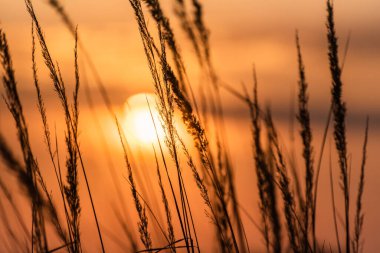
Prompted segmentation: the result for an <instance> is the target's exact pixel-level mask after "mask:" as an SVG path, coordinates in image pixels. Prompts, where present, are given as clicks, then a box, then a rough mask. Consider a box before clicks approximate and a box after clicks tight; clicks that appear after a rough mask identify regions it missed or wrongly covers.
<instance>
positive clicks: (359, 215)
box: [352, 118, 369, 253]
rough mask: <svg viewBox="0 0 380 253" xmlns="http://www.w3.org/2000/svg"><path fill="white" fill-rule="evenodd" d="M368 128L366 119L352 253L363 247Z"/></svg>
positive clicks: (356, 252)
mask: <svg viewBox="0 0 380 253" xmlns="http://www.w3.org/2000/svg"><path fill="white" fill-rule="evenodd" d="M368 127H369V118H367V121H366V127H365V134H364V144H363V157H362V164H361V169H360V180H359V187H358V196H357V199H356V214H355V230H354V238H353V240H352V249H353V252H354V253H359V252H361V250H362V247H363V244H362V242H361V239H362V230H363V223H364V214H363V210H362V209H363V203H362V201H363V193H364V177H365V167H366V161H367V143H368Z"/></svg>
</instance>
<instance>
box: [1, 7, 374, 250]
mask: <svg viewBox="0 0 380 253" xmlns="http://www.w3.org/2000/svg"><path fill="white" fill-rule="evenodd" d="M48 3H49V5H50V6H51V7H53V8H54V9H55V10H56V11H57V13H58V15H59V16H60V17H61V18H62V20H63V22H64V24H65V25H66V26H67V27H68V29H69V30H70V32H71V33H72V34H73V35H74V42H75V46H74V64H73V65H74V80H75V81H74V85H73V93H72V95H68V92H67V86H66V84H65V82H64V79H63V77H62V75H61V71H60V68H59V65H58V64H57V63H55V61H54V60H53V57H52V55H51V54H50V51H49V48H48V46H47V42H46V40H45V36H44V33H43V31H42V28H41V25H40V23H39V20H38V18H37V15H36V13H35V11H34V8H33V5H32V2H31V0H25V4H26V7H27V12H28V14H29V15H30V17H31V19H32V50H31V51H32V54H31V60H32V71H33V73H32V74H33V81H34V87H35V90H36V95H37V109H38V112H39V114H40V116H41V122H42V127H43V137H42V138H43V139H44V141H45V144H46V146H47V150H48V154H49V159H50V162H51V165H50V166H52V170H53V172H54V175H55V179H56V180H57V183H58V189H59V193H58V194H59V197H60V201H61V205H59V206H61V207H62V210H59V209H58V208H57V207H56V205H55V203H54V201H53V197H52V196H53V195H52V194H51V193H50V190H49V189H48V187H47V185H46V183H45V181H44V178H43V175H42V173H41V170H40V167H39V165H38V162H37V158H36V157H35V155H34V153H33V151H32V148H31V143H30V140H29V131H28V125H27V121H26V118H25V116H24V112H23V106H22V102H21V99H20V97H19V91H18V85H17V82H16V77H15V71H14V68H13V64H12V58H11V53H10V50H9V46H8V42H7V39H6V36H5V34H4V33H3V32H2V31H0V58H1V65H2V68H3V74H2V77H3V78H2V79H3V85H4V90H5V94H4V100H5V103H6V105H7V107H8V110H9V111H10V113H11V115H12V117H13V120H14V124H15V126H16V130H17V137H18V142H19V144H20V148H21V151H22V158H23V161H19V160H18V158H16V155H15V154H14V152H13V151H12V150H11V148H10V147H9V145H8V143H7V142H6V140H5V137H4V136H3V134H2V133H0V157H1V160H2V162H3V164H4V167H5V168H6V171H7V172H10V173H12V174H14V175H16V178H17V184H19V185H20V186H22V187H23V189H24V190H25V195H26V198H27V199H28V200H29V202H30V214H31V220H32V224H29V225H27V224H26V223H25V221H24V219H25V217H23V216H22V212H21V211H20V209H19V207H18V206H17V203H16V202H15V201H14V200H13V198H12V196H11V193H10V192H9V189H8V188H7V185H6V183H4V182H3V181H4V180H2V178H0V190H1V191H2V192H3V195H4V196H5V197H6V199H7V202H8V203H10V205H11V209H12V212H13V213H14V215H15V216H16V217H17V220H18V223H19V225H20V226H21V228H22V235H21V233H20V235H19V234H18V233H16V232H15V231H14V229H13V228H12V224H11V223H10V222H8V220H7V217H6V215H7V212H6V211H4V207H3V201H2V200H1V201H0V212H1V214H2V217H1V222H2V225H4V226H5V228H6V230H7V234H8V235H9V238H8V241H10V242H13V243H19V245H20V246H19V249H20V250H24V251H26V252H30V251H31V252H54V251H58V250H62V251H63V250H65V251H67V252H70V253H71V252H72V253H77V252H84V251H85V248H86V246H85V245H86V244H89V243H92V242H88V241H86V240H84V237H83V234H82V233H83V231H82V226H81V221H82V219H83V217H82V208H83V206H82V205H81V203H83V200H82V199H81V198H82V196H83V195H81V194H80V192H79V191H80V189H81V188H80V186H81V184H82V181H83V183H84V186H85V188H86V190H87V193H88V195H87V196H88V199H89V201H90V204H91V211H92V218H94V220H95V224H96V229H97V231H96V232H97V234H98V241H99V243H100V247H101V250H102V252H106V251H110V250H109V249H107V247H106V246H107V245H106V244H105V243H104V239H103V237H102V231H101V229H100V228H101V226H100V224H103V223H105V222H106V221H100V220H99V219H98V216H97V212H98V210H97V209H96V208H95V204H94V196H93V193H92V191H91V190H90V186H91V187H95V185H91V184H90V182H89V180H88V177H87V173H89V172H90V171H88V172H87V170H86V168H87V166H85V163H84V160H83V158H82V151H81V148H80V145H79V137H80V135H79V133H80V132H81V129H80V124H79V123H80V119H81V118H80V113H79V112H80V104H79V92H80V90H81V89H82V88H81V87H82V85H81V78H82V79H83V77H86V75H83V77H82V75H81V74H80V71H79V62H78V58H79V54H80V53H81V52H83V54H84V57H85V59H86V62H87V63H86V64H87V65H86V66H89V67H90V68H91V71H92V74H93V75H94V77H95V79H96V82H97V85H98V88H99V90H100V93H101V95H102V99H103V100H104V102H105V105H106V107H107V109H108V113H109V114H110V115H111V116H112V118H113V119H114V120H115V122H114V123H115V125H116V128H117V134H118V136H119V140H120V144H121V148H122V151H123V156H124V161H125V168H126V170H125V171H126V173H127V177H126V180H125V182H124V184H125V186H127V187H128V186H129V188H130V193H131V199H130V200H131V203H132V204H133V205H134V207H135V211H136V215H137V219H138V222H137V231H138V233H139V236H140V241H141V243H140V244H139V243H137V242H135V241H134V239H133V236H132V234H133V233H132V232H131V231H133V229H134V225H133V224H132V223H131V222H127V221H126V220H125V219H126V216H127V215H126V213H127V211H126V210H127V208H128V204H129V203H126V201H124V195H125V193H124V192H123V190H122V186H120V185H118V183H117V182H118V179H117V178H116V173H115V171H114V170H112V171H111V175H112V180H113V184H117V185H115V189H116V192H117V195H118V196H117V199H118V201H119V202H120V203H119V204H120V208H121V209H122V210H123V212H124V217H122V215H117V218H118V222H119V223H120V226H121V227H123V230H124V231H125V233H126V235H127V236H128V240H129V242H130V248H125V249H124V250H125V251H128V250H132V251H135V252H160V251H170V252H181V251H186V252H189V253H190V252H201V251H202V250H203V249H202V245H201V244H200V239H199V230H200V229H201V226H202V225H199V224H197V217H195V212H194V210H196V209H200V208H203V209H205V210H206V213H207V216H208V217H209V218H210V221H211V222H212V224H213V225H214V232H215V237H216V239H217V240H216V243H215V244H216V245H217V250H218V251H219V252H250V251H251V249H252V251H256V249H257V248H259V246H258V244H260V241H262V244H263V245H264V248H265V251H266V252H276V253H277V252H288V251H291V252H325V251H326V250H325V249H324V245H323V244H322V242H320V241H319V240H318V234H317V230H316V226H317V224H318V222H322V221H319V219H317V216H316V212H317V205H316V203H317V201H316V199H317V186H318V175H319V171H320V168H321V160H322V154H323V149H324V143H325V141H326V138H327V130H328V127H329V121H328V122H327V126H326V129H325V136H324V137H323V139H322V145H321V146H322V148H321V151H320V154H319V160H318V164H317V165H316V164H315V158H314V157H315V151H314V145H313V144H314V143H315V140H314V139H313V136H314V132H313V131H315V130H313V129H312V127H311V126H312V124H311V119H312V114H311V113H310V110H309V96H310V94H309V83H308V82H307V81H306V70H305V69H306V68H305V64H304V60H303V55H302V53H301V43H300V39H299V36H298V32H297V34H296V41H295V48H296V50H297V54H296V55H295V58H296V59H297V63H298V86H297V87H298V110H297V116H296V118H297V120H298V123H299V128H300V131H299V138H300V140H301V144H302V145H301V149H300V150H299V155H300V156H302V158H303V165H302V166H300V167H299V168H298V167H295V166H296V165H295V163H294V162H293V161H292V158H289V157H287V155H286V152H285V149H286V148H285V146H284V144H283V143H282V142H281V138H280V135H279V133H278V131H277V127H276V122H275V120H274V119H273V118H272V114H271V110H270V108H269V107H265V106H263V105H262V103H261V102H260V98H259V95H258V80H257V75H256V69H255V68H254V69H253V84H252V85H251V86H252V91H251V92H249V91H248V88H247V87H246V86H244V87H243V91H242V92H240V91H238V90H237V89H236V88H235V87H232V86H230V85H227V84H225V83H223V82H222V81H221V79H220V78H219V77H218V75H217V71H216V70H215V69H214V66H213V64H212V57H211V55H212V52H211V51H212V44H211V42H210V33H209V30H208V29H207V26H206V19H205V15H204V13H203V7H202V4H201V2H199V1H197V0H192V1H191V8H192V9H191V10H192V11H190V10H189V9H188V6H187V4H186V2H185V1H183V0H176V1H174V4H175V11H176V16H177V18H178V19H179V21H180V25H181V27H182V29H183V31H184V32H185V34H186V36H187V38H188V39H189V40H190V43H191V45H192V47H193V49H194V53H195V56H196V57H197V59H198V63H199V67H200V69H201V71H203V72H204V73H205V74H206V75H205V76H207V78H206V79H207V80H205V86H204V89H203V90H202V94H201V99H200V100H201V106H202V107H201V109H202V110H199V109H198V100H199V98H198V97H197V96H195V93H194V91H193V86H192V82H193V80H191V79H189V77H188V75H187V71H186V65H185V62H184V60H183V57H182V54H181V49H180V45H181V44H180V43H179V42H178V40H177V37H176V33H175V32H174V29H173V27H172V25H171V22H170V18H169V16H167V15H166V14H165V13H164V11H163V9H162V7H161V2H160V1H159V0H145V1H141V0H129V3H130V6H131V8H132V10H133V14H134V17H135V19H136V24H137V27H138V29H139V33H140V37H141V43H142V45H143V49H144V53H145V56H146V59H147V67H148V69H149V71H150V74H151V78H152V81H153V88H154V91H155V94H156V97H157V100H156V104H154V105H151V104H149V101H148V100H147V104H148V106H149V108H150V110H151V111H150V113H151V119H152V121H153V123H154V126H155V130H156V139H157V142H156V143H155V144H152V150H153V153H154V157H153V158H152V164H154V167H155V173H154V175H153V174H152V175H150V176H149V177H152V178H153V177H155V180H150V182H153V181H155V182H157V187H158V189H159V192H160V198H161V204H162V205H159V204H156V203H157V201H156V202H154V203H153V204H152V203H150V201H149V200H150V198H152V197H153V198H154V197H155V195H154V194H153V193H151V192H149V191H146V190H145V189H144V188H143V187H142V186H141V184H140V183H141V182H140V181H139V180H140V178H139V174H138V173H137V172H138V171H137V167H138V166H137V165H138V164H137V163H138V162H140V163H143V161H141V160H139V159H135V158H134V157H133V152H132V151H131V148H130V146H129V144H128V143H129V138H130V137H131V136H130V135H129V133H128V132H125V131H124V129H123V126H122V124H121V121H120V119H119V117H118V115H117V114H116V113H115V111H114V109H113V104H112V102H113V101H112V100H111V98H110V97H109V95H108V93H107V90H106V86H105V85H104V84H103V82H102V81H101V79H100V75H99V73H98V71H97V69H96V67H95V65H94V64H93V62H92V60H91V57H90V55H89V54H87V53H86V50H85V46H86V44H85V43H84V42H83V41H82V40H79V35H78V30H77V28H76V27H75V26H74V22H73V21H72V20H71V18H70V16H69V14H68V13H67V12H66V11H65V9H64V7H63V5H62V3H60V2H59V1H58V0H50V1H49V2H48ZM326 4H327V20H326V26H327V32H326V34H327V42H328V59H329V67H330V73H331V105H330V106H331V108H332V110H331V112H330V114H331V115H332V116H333V122H334V126H333V128H334V129H333V137H334V141H335V147H336V151H337V153H338V166H339V172H340V186H341V190H342V192H343V201H344V224H343V229H344V234H345V247H344V248H341V246H340V235H339V229H338V225H337V217H338V213H339V212H338V211H339V210H337V208H338V207H337V205H336V203H335V202H336V200H335V195H334V188H333V177H332V165H331V166H330V184H331V194H332V213H333V217H334V229H335V231H336V239H337V248H338V251H339V252H341V251H345V252H348V253H349V252H351V250H352V251H353V252H355V253H357V252H360V250H361V249H362V248H363V244H362V239H363V238H362V231H363V225H364V216H363V194H364V186H365V184H364V182H365V171H366V153H367V142H368V138H369V137H368V128H369V127H368V125H369V121H368V120H367V123H366V129H365V137H364V144H363V154H362V163H361V167H360V177H359V184H358V192H357V198H356V213H355V217H354V229H353V231H351V229H352V226H351V224H350V221H351V218H352V217H350V200H351V196H350V173H349V166H348V158H347V153H348V151H347V150H348V148H347V134H346V128H347V123H346V105H345V103H344V100H343V88H344V86H343V83H342V79H341V78H342V77H341V75H342V67H340V61H339V57H338V54H339V52H338V46H339V44H338V39H337V36H336V31H335V22H334V8H333V4H332V2H331V1H330V0H328V1H327V2H326ZM150 17H151V18H152V20H153V23H154V25H155V26H154V28H153V29H149V28H148V25H147V20H148V19H149V18H150ZM35 37H37V39H38V42H39V45H40V48H41V54H42V58H43V60H44V64H45V66H46V67H47V69H48V72H49V75H50V79H51V82H52V87H53V89H54V90H55V92H56V95H57V97H58V99H59V101H60V103H61V106H62V109H63V113H62V118H63V119H64V124H65V125H64V126H65V127H64V134H65V139H64V142H65V147H66V160H65V163H64V166H62V168H61V162H60V158H59V155H58V140H57V138H58V137H57V134H55V138H56V139H55V145H54V144H53V141H52V133H51V131H50V126H49V121H48V115H47V108H46V105H45V102H44V97H43V94H42V90H41V88H40V87H41V85H40V81H39V78H38V64H37V62H38V61H37V60H36V57H37V56H36V38H35ZM170 56H171V58H170ZM311 70H313V69H312V68H311ZM221 89H225V90H227V91H228V92H230V93H231V94H232V95H234V96H235V97H236V98H237V99H238V100H240V101H241V102H243V103H244V104H245V105H246V109H247V112H248V114H249V117H250V118H249V121H248V122H247V124H250V127H251V135H249V138H250V139H251V144H252V145H251V147H236V148H238V149H239V148H251V149H252V156H253V157H252V158H253V164H254V167H253V168H252V169H253V171H254V172H255V173H254V174H255V178H252V182H256V187H257V192H258V207H259V208H258V212H259V213H258V214H256V213H254V212H253V211H245V210H243V208H242V205H240V204H239V199H238V196H239V192H238V191H237V189H239V187H237V186H239V182H237V181H236V180H235V178H234V174H235V170H236V168H235V167H233V166H232V162H231V160H232V159H233V158H234V157H231V156H230V154H229V144H228V142H227V135H228V132H227V131H226V128H225V123H224V112H223V100H222V97H221V92H220V90H221ZM311 95H312V94H311ZM86 96H87V99H88V101H89V104H90V106H91V105H92V103H93V98H92V97H91V94H90V92H88V91H87V92H86ZM153 107H155V108H157V110H158V112H159V115H160V119H159V122H155V119H154V117H153V113H152V108H153ZM91 108H92V110H93V112H94V114H93V115H94V117H96V111H95V110H94V108H93V106H91ZM262 108H266V109H265V110H263V109H262ZM207 111H211V112H212V115H211V116H210V115H208V113H207ZM177 113H178V114H179V115H180V116H181V121H182V123H183V124H184V125H185V127H186V130H187V134H188V135H189V136H190V137H191V141H190V143H188V142H187V141H185V139H184V137H183V136H181V134H180V131H179V127H178V125H177V124H176V117H175V115H176V114H177ZM210 119H211V122H212V126H213V127H209V125H208V122H209V121H210ZM328 119H329V120H330V116H329V117H328ZM158 126H162V129H163V131H164V135H163V136H160V135H159V134H158V130H157V129H158ZM97 129H98V131H101V128H100V127H98V128H97ZM83 131H85V129H83ZM99 134H100V135H101V136H104V137H103V139H105V138H106V137H107V134H108V133H104V132H102V133H99ZM102 144H103V145H106V141H103V142H102ZM191 146H193V147H194V151H193V149H192V148H191ZM104 156H105V157H106V159H108V161H109V162H108V163H109V164H110V165H109V167H110V168H111V169H114V168H113V165H112V159H111V158H112V157H111V156H112V154H111V152H110V151H109V149H108V148H107V147H104ZM139 158H140V157H139ZM135 160H136V161H137V162H135ZM63 167H64V168H65V169H64V168H63ZM80 169H81V171H82V174H83V178H82V177H81V174H80V173H79V172H80ZM294 171H302V172H303V173H302V175H304V180H302V181H301V180H298V177H297V176H295V175H297V174H294ZM188 172H189V173H190V174H191V175H192V176H193V177H192V179H191V177H190V178H188V177H186V176H185V175H187V174H188ZM300 178H301V177H300ZM64 179H65V180H64ZM190 180H193V182H192V181H190ZM192 184H195V186H196V188H197V190H198V191H199V195H200V198H201V200H202V202H203V203H194V201H193V199H192V198H191V195H190V193H189V189H191V188H190V187H191V185H192ZM100 187H103V186H100ZM140 187H141V189H142V191H141V192H140ZM152 187H153V186H152ZM152 189H153V188H152ZM106 190H107V189H106ZM302 190H303V191H302ZM248 191H249V192H255V189H253V188H251V189H249V190H248ZM154 200H155V199H154ZM161 209H163V210H164V213H165V221H164V222H165V225H162V224H161V223H162V222H163V221H162V220H163V219H161V217H160V216H161V215H157V214H160V211H161ZM241 211H244V213H246V214H248V217H249V218H250V219H252V218H251V217H252V216H255V217H256V216H259V217H260V218H261V223H260V225H258V230H259V232H260V233H261V234H262V238H261V239H262V240H260V238H253V239H251V235H249V234H246V231H247V230H246V227H247V226H248V225H249V224H246V222H245V219H242V217H241V215H240V212H241ZM115 212H117V211H115ZM61 216H63V217H64V222H62V221H61ZM255 224H256V223H255ZM51 225H52V227H53V229H54V232H55V234H56V235H55V236H58V238H59V242H60V246H59V247H56V248H51V246H50V245H51V241H53V240H54V236H52V235H51V234H50V233H49V232H48V231H49V229H50V226H51ZM157 227H158V230H156V231H153V228H157ZM165 227H166V229H164V228H165ZM157 231H158V232H157ZM284 231H286V233H284ZM285 234H286V236H285ZM25 236H27V237H28V238H27V240H26V241H27V243H28V245H25V243H22V242H21V241H22V240H23V239H24V238H23V237H25ZM248 238H249V239H250V240H248ZM118 239H120V238H116V240H118ZM251 241H254V242H255V244H254V245H253V246H252V245H251V244H250V243H251ZM120 244H121V245H123V243H120ZM24 245H25V246H24ZM140 248H141V249H140ZM7 250H9V247H8V248H7ZM331 251H332V250H331Z"/></svg>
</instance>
